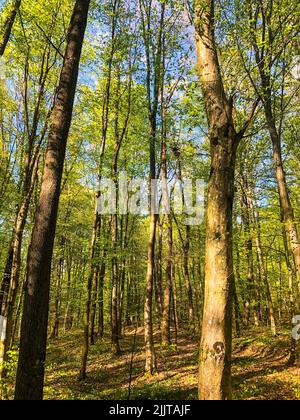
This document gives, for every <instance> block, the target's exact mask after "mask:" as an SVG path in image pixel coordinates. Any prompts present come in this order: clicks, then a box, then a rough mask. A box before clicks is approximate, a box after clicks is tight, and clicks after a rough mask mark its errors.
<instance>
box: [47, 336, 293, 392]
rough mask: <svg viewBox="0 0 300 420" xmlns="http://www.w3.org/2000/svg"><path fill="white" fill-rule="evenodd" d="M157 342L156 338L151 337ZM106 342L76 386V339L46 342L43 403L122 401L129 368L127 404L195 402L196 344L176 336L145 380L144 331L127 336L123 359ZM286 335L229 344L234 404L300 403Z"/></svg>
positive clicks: (78, 353) (93, 353)
mask: <svg viewBox="0 0 300 420" xmlns="http://www.w3.org/2000/svg"><path fill="white" fill-rule="evenodd" d="M156 340H157V342H159V333H157V334H156ZM108 341H109V340H108V339H106V340H103V341H102V340H101V341H100V340H99V341H98V342H97V343H96V345H95V346H92V347H91V349H90V356H89V363H88V377H87V380H86V381H85V382H79V381H78V368H79V366H80V357H81V347H80V346H81V333H80V332H76V333H72V334H69V335H66V336H64V337H61V338H59V339H57V340H52V341H51V342H50V346H49V351H48V358H47V369H46V372H47V374H46V387H45V398H46V399H56V400H57V399H58V400H60V399H72V400H74V399H88V400H100V399H104V400H110V399H116V400H118V399H119V400H127V399H128V395H129V385H128V384H129V382H130V381H129V378H130V366H131V360H132V354H133V356H134V357H133V363H132V366H133V368H132V383H131V394H130V399H131V400H142V399H151V400H191V399H196V398H197V363H198V340H191V339H189V338H188V337H184V336H180V337H179V339H178V345H177V347H176V346H174V345H173V346H171V347H170V348H162V347H161V346H160V345H159V344H157V345H156V351H157V358H158V374H157V375H156V376H153V377H150V376H147V375H144V373H143V367H144V353H143V330H142V329H139V330H138V332H137V335H136V345H135V350H134V352H133V351H132V350H133V343H134V341H135V332H134V331H130V330H129V331H127V332H126V336H125V337H124V338H123V339H122V341H121V347H122V354H121V355H120V356H118V357H116V356H114V355H113V354H112V353H111V351H110V346H109V344H107V343H108ZM288 347H289V334H288V333H286V332H285V333H284V332H282V333H281V335H280V336H279V338H278V339H274V338H272V337H271V336H270V335H269V334H268V333H267V332H266V331H262V330H253V331H251V332H249V333H248V334H245V335H244V337H243V338H240V339H235V340H234V358H233V387H234V399H235V400H300V363H299V364H298V365H297V366H295V367H292V368H288V367H287V360H288Z"/></svg>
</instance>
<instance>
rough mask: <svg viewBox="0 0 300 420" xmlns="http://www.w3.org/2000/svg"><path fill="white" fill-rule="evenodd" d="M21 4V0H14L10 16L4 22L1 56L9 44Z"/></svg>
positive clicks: (0, 48)
mask: <svg viewBox="0 0 300 420" xmlns="http://www.w3.org/2000/svg"><path fill="white" fill-rule="evenodd" d="M20 6H21V0H14V2H13V4H12V6H11V7H10V10H9V13H8V16H7V18H6V21H5V23H4V30H3V34H2V36H1V38H0V57H1V56H2V55H3V54H4V52H5V49H6V46H7V44H8V41H9V38H10V35H11V31H12V28H13V25H14V22H15V19H16V16H17V13H18V11H19V9H20Z"/></svg>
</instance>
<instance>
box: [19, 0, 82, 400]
mask: <svg viewBox="0 0 300 420" xmlns="http://www.w3.org/2000/svg"><path fill="white" fill-rule="evenodd" d="M89 3H90V2H89V0H77V1H76V3H75V5H74V10H73V14H72V17H71V22H70V26H69V30H68V40H67V47H66V53H65V57H64V63H63V67H62V72H61V77H60V82H59V87H58V93H57V99H56V103H55V107H54V111H53V119H52V125H51V129H50V133H49V138H48V147H47V152H46V157H45V168H44V174H43V180H42V185H41V192H40V197H39V204H38V208H37V212H36V216H35V223H34V229H33V233H32V239H31V245H30V249H29V253H28V260H27V279H26V291H25V301H24V310H23V318H22V327H21V341H20V354H19V363H18V370H17V379H16V392H15V399H16V400H22V399H23V400H40V399H42V397H43V384H44V369H45V358H46V342H47V326H48V309H49V292H50V275H51V261H52V255H53V245H54V237H55V230H56V222H57V212H58V204H59V196H60V188H61V179H62V173H63V166H64V160H65V153H66V145H67V139H68V134H69V129H70V125H71V120H72V112H73V104H74V98H75V91H76V86H77V79H78V70H79V62H80V57H81V50H82V45H83V39H84V34H85V29H86V25H87V16H88V9H89Z"/></svg>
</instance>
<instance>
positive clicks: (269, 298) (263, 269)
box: [251, 200, 277, 337]
mask: <svg viewBox="0 0 300 420" xmlns="http://www.w3.org/2000/svg"><path fill="white" fill-rule="evenodd" d="M251 207H252V209H253V217H254V223H255V227H256V248H257V255H258V264H259V270H260V273H261V277H262V280H263V282H264V285H265V291H266V297H267V305H268V313H269V320H270V324H271V332H272V334H273V336H274V337H276V336H277V326H276V316H275V309H274V304H273V299H272V293H271V289H270V284H269V280H268V273H267V271H266V266H265V258H264V253H263V248H262V241H261V226H260V221H259V213H258V210H257V208H255V207H254V205H253V202H252V200H251Z"/></svg>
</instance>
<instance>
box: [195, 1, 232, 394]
mask: <svg viewBox="0 0 300 420" xmlns="http://www.w3.org/2000/svg"><path fill="white" fill-rule="evenodd" d="M214 19H215V14H214V1H213V0H196V17H195V29H196V47H197V55H198V68H199V77H200V84H201V89H202V93H203V96H204V101H205V106H206V111H207V118H208V123H209V137H210V146H211V173H210V180H209V187H208V203H207V216H206V217H207V222H206V254H205V299H204V313H203V326H202V338H201V344H200V367H199V398H200V399H201V400H228V399H231V397H232V390H231V351H232V296H233V285H234V274H233V256H232V251H233V250H232V248H233V244H232V241H233V238H232V212H233V199H234V178H235V164H236V152H237V147H238V143H239V140H240V133H239V135H237V133H236V131H235V128H234V123H233V118H232V112H233V104H232V101H229V100H228V99H227V98H226V94H225V91H224V86H223V81H222V76H221V71H220V66H219V60H218V55H217V51H216V45H215V34H214V26H215V22H214Z"/></svg>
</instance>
